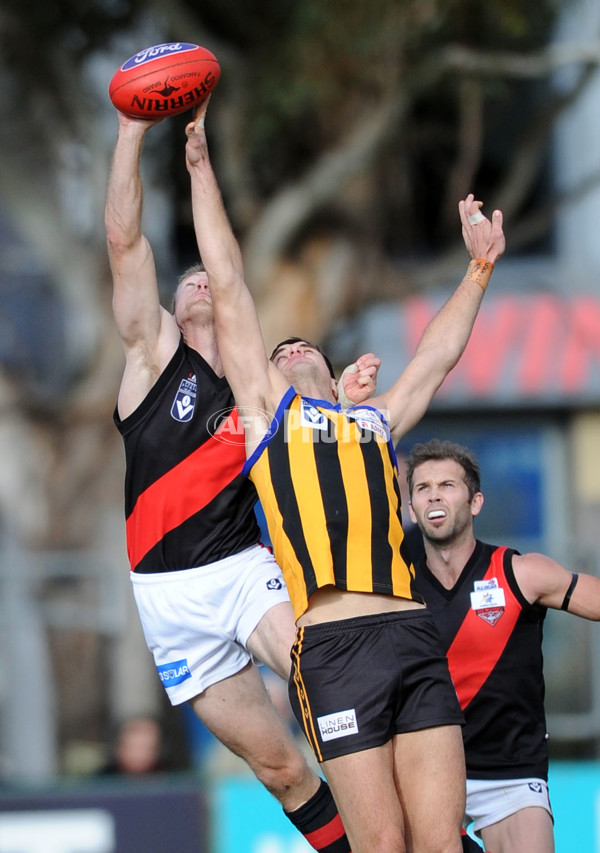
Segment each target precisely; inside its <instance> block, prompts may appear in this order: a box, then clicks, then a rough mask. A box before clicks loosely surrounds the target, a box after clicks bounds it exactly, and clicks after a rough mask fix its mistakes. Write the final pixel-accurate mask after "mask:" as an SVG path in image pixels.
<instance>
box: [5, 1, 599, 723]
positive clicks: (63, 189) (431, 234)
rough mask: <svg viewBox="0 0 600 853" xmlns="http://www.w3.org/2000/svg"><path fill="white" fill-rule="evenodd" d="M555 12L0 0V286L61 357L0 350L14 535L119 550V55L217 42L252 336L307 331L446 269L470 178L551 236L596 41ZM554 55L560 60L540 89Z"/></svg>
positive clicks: (155, 205)
mask: <svg viewBox="0 0 600 853" xmlns="http://www.w3.org/2000/svg"><path fill="white" fill-rule="evenodd" d="M561 5H562V4H560V3H559V2H558V0H540V2H538V3H536V4H531V3H530V2H526V0H491V2H488V3H481V2H478V0H370V2H369V3H365V2H364V0H329V2H327V3H323V2H322V0H303V2H302V3H297V2H295V0H214V2H205V3H202V4H198V3H196V2H192V0H170V1H169V3H158V2H156V0H146V2H143V3H142V2H141V0H83V2H82V0H55V1H54V2H52V3H40V2H38V0H4V3H3V6H2V11H1V12H0V47H1V50H0V79H1V80H2V86H1V87H0V103H1V107H2V115H3V121H2V122H1V123H0V150H1V151H2V157H1V158H0V198H1V202H0V223H2V222H4V221H5V220H6V221H7V222H8V226H9V227H10V228H11V229H12V230H14V233H15V235H16V236H15V238H14V246H15V248H14V251H12V252H11V253H10V258H9V256H8V254H7V253H4V255H3V257H4V260H3V261H2V259H1V258H0V287H1V286H2V282H3V281H4V282H5V283H6V282H9V281H10V283H11V286H12V290H11V293H12V296H13V303H14V302H15V300H16V302H17V303H18V298H19V296H20V297H21V299H22V301H23V303H25V302H26V301H27V300H28V299H29V310H31V298H32V295H33V296H34V295H35V294H36V293H38V291H37V290H36V289H35V288H34V287H33V284H32V282H33V278H32V277H39V276H44V277H45V281H46V282H48V283H49V287H50V288H51V290H52V292H53V301H54V304H55V305H58V306H59V307H60V310H61V313H62V315H63V317H64V322H63V327H62V328H63V334H64V347H63V348H58V347H56V346H54V345H50V344H48V340H50V331H51V330H50V328H48V329H47V330H46V332H44V331H42V332H41V333H39V334H38V335H37V336H36V338H35V340H34V341H33V345H34V347H38V348H39V349H40V350H41V349H42V348H43V347H44V344H45V343H46V344H47V345H48V353H47V356H46V357H45V359H46V360H47V361H48V362H49V363H50V362H52V363H56V362H60V368H61V369H60V371H59V372H58V375H59V380H58V381H57V380H56V375H57V371H56V370H54V371H53V373H52V376H53V377H54V379H53V381H52V382H49V381H47V376H46V374H45V372H44V364H43V363H42V364H41V365H40V364H38V365H37V366H35V368H32V369H30V370H25V369H24V368H23V364H22V363H21V362H19V363H18V365H17V366H15V363H12V365H11V362H10V360H6V361H5V362H4V369H3V370H2V371H1V372H0V415H1V417H0V446H2V447H3V448H8V451H7V452H8V453H9V454H10V457H9V458H7V457H6V455H5V453H3V457H4V458H5V459H6V462H5V463H3V470H2V472H1V473H0V506H1V508H2V513H3V516H4V519H5V523H6V526H8V527H9V528H10V529H11V530H12V531H13V532H14V534H15V536H16V537H17V539H18V540H19V541H20V542H21V543H22V545H23V547H27V548H44V549H48V548H59V549H65V548H83V547H85V548H87V547H90V546H96V547H99V548H100V549H101V552H102V553H103V554H105V556H106V559H107V561H109V562H110V563H111V564H112V563H116V564H119V563H121V564H123V563H124V553H122V552H121V551H120V550H119V549H120V548H121V547H122V545H121V542H120V541H118V542H116V543H114V542H112V543H111V542H110V541H107V537H106V536H105V535H104V533H103V531H104V530H105V526H104V524H103V522H102V519H103V518H104V516H105V514H106V513H111V512H113V511H114V507H115V506H117V507H120V501H121V476H122V462H121V447H120V439H119V437H118V435H117V433H116V430H114V427H113V425H112V422H111V415H112V409H113V406H114V401H115V395H116V389H117V386H118V382H119V378H120V371H121V369H122V362H123V359H122V352H121V347H120V343H119V341H118V339H117V336H116V334H115V331H114V328H113V323H112V316H111V311H110V276H109V272H108V267H107V260H106V252H105V244H104V229H103V224H102V209H103V203H104V191H105V185H106V178H107V172H108V166H109V158H110V151H111V148H112V144H113V141H114V138H115V133H116V119H115V116H114V111H113V109H112V107H111V105H110V103H109V102H108V97H107V87H108V82H109V80H110V77H111V75H112V72H113V70H114V69H115V68H116V66H117V64H118V62H120V61H122V60H123V59H124V58H125V57H127V56H129V55H131V54H132V53H134V52H135V51H136V50H138V49H139V48H141V47H144V46H146V45H148V44H152V43H156V42H160V41H169V40H175V39H185V40H187V41H193V42H197V43H200V44H204V45H206V46H207V47H209V48H210V49H211V50H213V51H214V52H215V53H216V55H217V56H218V57H219V59H220V62H221V65H222V79H221V82H220V83H219V87H218V89H217V91H216V93H215V95H214V96H213V99H212V103H211V106H210V110H209V134H210V135H211V137H212V151H213V158H214V161H215V170H216V172H217V174H218V176H219V179H220V182H221V185H222V188H223V192H224V196H225V201H226V204H227V207H228V210H229V212H230V215H231V219H232V222H233V225H234V228H235V230H236V232H237V233H238V235H239V237H240V240H241V242H242V245H243V249H244V256H245V261H246V267H247V275H248V281H249V284H250V286H251V287H252V288H253V290H254V293H255V296H256V298H257V301H258V304H259V309H260V312H261V316H262V320H263V325H264V329H265V336H266V338H267V343H271V342H273V341H274V340H275V339H276V338H278V337H281V335H282V334H287V333H289V332H291V331H293V332H294V333H295V334H300V335H306V336H307V337H309V338H311V339H314V340H323V339H324V338H326V335H327V333H328V331H329V330H330V328H331V325H332V323H333V322H334V321H335V320H337V319H339V318H340V317H342V316H344V315H345V314H349V313H351V312H354V311H357V310H359V309H360V308H361V306H363V305H364V304H366V302H367V301H369V300H374V299H379V298H384V297H389V296H390V295H395V296H398V295H400V294H401V293H402V292H405V291H409V290H415V289H419V288H423V287H427V286H429V285H431V284H434V283H436V282H438V281H442V280H443V281H445V280H447V279H448V278H450V279H454V278H455V277H456V275H457V274H458V273H459V271H460V270H461V269H462V267H463V262H464V251H462V250H461V249H460V245H461V244H460V234H459V228H458V220H457V215H456V202H457V200H458V199H459V198H461V197H463V196H464V195H465V194H466V193H467V192H469V191H470V190H474V191H475V192H476V194H477V196H478V197H480V198H483V199H484V201H485V202H486V209H487V210H488V211H489V210H491V209H492V207H494V206H498V207H502V208H503V210H504V211H505V214H506V221H507V229H508V230H509V231H510V241H509V245H510V247H511V249H512V250H513V251H514V250H515V249H519V248H521V249H522V248H529V249H530V250H535V249H536V248H539V246H540V245H544V244H546V245H547V244H548V241H550V240H551V236H552V209H553V204H554V203H555V201H556V200H555V199H553V198H552V195H551V192H550V189H549V187H548V186H547V183H546V173H547V167H548V152H549V143H550V139H551V131H552V125H553V122H554V121H555V120H556V118H557V116H558V115H559V114H560V113H561V111H562V110H564V109H565V107H566V106H567V105H568V104H570V103H571V102H572V101H573V100H574V99H575V98H577V97H578V96H579V95H580V94H581V92H582V91H583V90H584V88H585V86H586V84H587V83H588V81H589V79H590V78H591V76H592V74H593V72H594V70H595V69H596V66H597V62H598V59H599V57H600V49H599V47H598V43H597V42H593V43H589V44H587V45H577V44H575V45H573V44H565V45H560V46H559V45H555V46H552V45H551V40H552V34H553V31H554V27H555V23H556V17H557V14H558V12H559V11H560V8H561ZM563 66H568V67H569V68H570V69H571V70H572V74H571V78H570V82H569V85H567V86H563V87H562V88H561V89H560V90H558V89H557V88H555V87H554V86H553V85H552V75H553V74H554V72H555V71H556V70H557V69H558V68H560V67H563ZM188 119H189V115H187V116H179V117H176V118H175V119H171V120H169V121H167V122H164V123H163V124H161V125H160V126H159V127H158V128H156V129H155V130H153V132H152V134H151V135H150V137H152V138H151V139H150V137H149V141H148V151H147V159H146V160H145V162H144V168H145V170H146V172H147V174H146V182H147V204H146V208H147V222H146V224H145V229H146V231H147V233H148V235H149V237H150V240H151V242H152V244H153V246H154V248H155V251H156V254H157V260H158V264H159V270H160V272H161V278H162V279H163V282H164V286H165V298H166V293H167V292H168V289H169V288H170V287H171V283H172V282H173V281H174V279H175V275H176V272H177V271H178V270H179V269H180V268H181V267H182V266H184V265H185V264H187V263H188V262H190V261H192V260H194V259H195V245H194V239H193V228H192V223H191V219H190V206H189V198H188V196H189V193H188V178H187V173H186V171H185V166H184V158H183V146H184V134H183V128H184V125H185V121H186V120H188ZM8 226H7V227H8ZM19 247H20V248H19ZM457 252H458V254H457ZM29 287H30V288H31V289H30V290H28V288H29ZM2 292H3V291H2V290H0V298H2ZM11 304H12V303H11ZM14 310H16V311H18V310H19V309H18V306H17V308H15V309H14ZM45 316H46V315H45ZM291 318H293V322H292V320H291ZM47 339H48V340H47ZM62 350H64V353H63V352H62ZM109 538H110V537H109ZM111 545H112V551H111ZM123 574H124V575H125V574H126V572H125V571H123ZM66 657H67V658H68V655H67V656H66ZM69 665H70V664H69V662H68V661H67V662H66V663H64V667H65V669H67V670H68V668H69ZM88 669H90V670H91V671H90V676H89V677H90V679H93V678H94V677H96V678H97V676H96V674H95V673H94V671H93V669H94V668H93V666H91V667H89V668H88ZM65 677H66V676H65ZM82 677H83V675H82V672H81V669H79V671H78V672H77V678H78V679H81V678H82ZM63 710H64V708H63ZM128 710H130V709H128ZM135 710H138V709H135ZM65 728H68V726H65Z"/></svg>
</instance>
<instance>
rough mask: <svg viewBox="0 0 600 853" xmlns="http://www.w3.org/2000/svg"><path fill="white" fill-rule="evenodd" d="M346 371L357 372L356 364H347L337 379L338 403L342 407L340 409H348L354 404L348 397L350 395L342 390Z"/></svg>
mask: <svg viewBox="0 0 600 853" xmlns="http://www.w3.org/2000/svg"><path fill="white" fill-rule="evenodd" d="M348 373H358V365H356V364H349V365H348V367H346V368H345V369H344V371H343V373H342V375H341V376H340V378H339V380H338V403H339V404H340V406H341V407H342V409H349V408H350V406H354V405H355V404H354V402H353V401H352V400H351V399H350V397H349V396H348V395H347V394H346V392H345V391H344V376H346V375H347V374H348Z"/></svg>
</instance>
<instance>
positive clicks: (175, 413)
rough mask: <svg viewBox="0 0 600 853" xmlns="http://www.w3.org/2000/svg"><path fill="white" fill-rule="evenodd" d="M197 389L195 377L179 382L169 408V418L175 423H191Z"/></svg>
mask: <svg viewBox="0 0 600 853" xmlns="http://www.w3.org/2000/svg"><path fill="white" fill-rule="evenodd" d="M197 387H198V386H197V385H196V377H195V376H191V377H190V378H189V379H182V380H181V382H180V384H179V388H178V389H177V393H176V394H175V399H174V400H173V405H172V406H171V417H172V418H174V419H175V420H176V421H179V422H180V423H182V424H184V423H187V421H191V419H192V417H193V416H194V408H195V406H196V390H197Z"/></svg>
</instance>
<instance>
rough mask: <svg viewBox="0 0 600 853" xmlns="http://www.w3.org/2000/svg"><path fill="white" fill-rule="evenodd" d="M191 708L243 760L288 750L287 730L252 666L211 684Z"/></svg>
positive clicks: (256, 670)
mask: <svg viewBox="0 0 600 853" xmlns="http://www.w3.org/2000/svg"><path fill="white" fill-rule="evenodd" d="M191 705H192V708H193V709H194V711H195V713H196V714H197V716H198V717H199V718H200V720H202V722H203V723H204V725H205V726H206V727H207V728H208V729H209V730H210V731H211V732H212V733H213V734H214V735H215V737H217V738H218V739H219V740H220V741H221V742H222V743H224V744H225V746H227V747H228V748H229V749H231V750H232V751H233V752H235V753H236V754H237V755H240V756H241V757H242V758H245V759H246V760H248V759H249V758H250V757H251V756H252V754H254V753H256V754H258V755H264V754H265V753H272V752H275V751H277V750H287V749H288V748H289V749H291V738H290V736H289V734H288V732H287V729H286V727H285V725H284V724H283V722H282V720H281V718H280V717H279V715H278V714H277V712H276V710H275V708H274V706H273V703H272V702H271V700H270V698H269V695H268V693H267V690H266V688H265V685H264V683H263V680H262V678H261V676H260V673H259V671H258V669H257V668H256V666H254V664H252V663H248V664H247V665H246V666H245V667H244V668H243V669H242V670H240V671H239V672H237V673H235V675H232V676H230V677H229V678H225V679H223V680H222V681H218V682H217V683H216V684H212V685H211V686H210V687H209V688H207V690H205V691H204V692H203V693H201V694H200V695H199V696H196V697H195V698H194V699H192V700H191Z"/></svg>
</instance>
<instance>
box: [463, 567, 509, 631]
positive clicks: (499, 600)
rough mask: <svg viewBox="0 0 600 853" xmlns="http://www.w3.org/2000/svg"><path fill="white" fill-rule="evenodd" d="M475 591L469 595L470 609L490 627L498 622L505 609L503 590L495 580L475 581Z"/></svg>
mask: <svg viewBox="0 0 600 853" xmlns="http://www.w3.org/2000/svg"><path fill="white" fill-rule="evenodd" d="M474 586H475V590H474V592H472V593H471V608H472V609H473V610H474V611H475V612H476V613H477V615H478V616H479V618H480V619H483V620H484V622H487V623H488V624H489V625H491V626H492V627H493V626H494V625H495V624H496V623H497V622H498V620H499V619H500V618H501V616H502V615H503V613H504V610H505V607H506V598H505V596H504V590H503V589H502V588H501V587H499V586H498V581H497V579H496V578H489V579H488V580H486V581H475V585H474Z"/></svg>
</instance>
